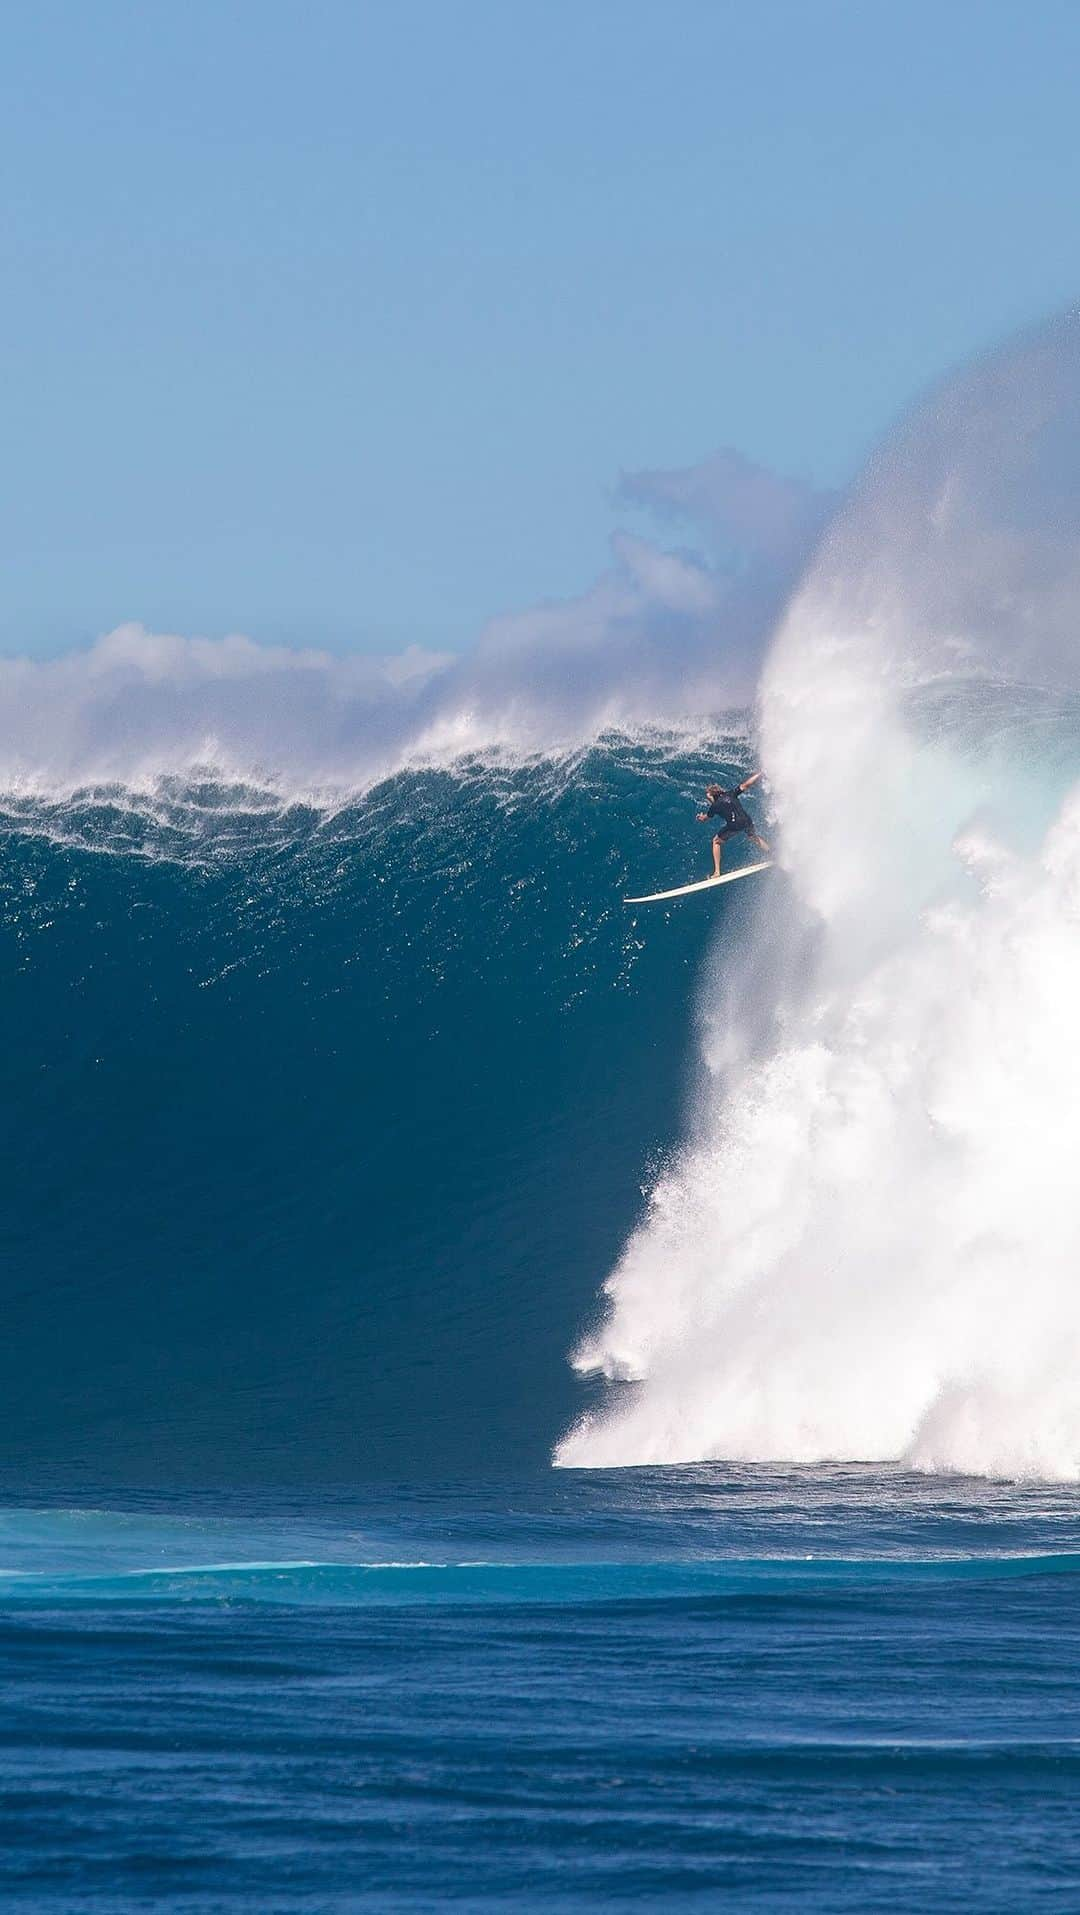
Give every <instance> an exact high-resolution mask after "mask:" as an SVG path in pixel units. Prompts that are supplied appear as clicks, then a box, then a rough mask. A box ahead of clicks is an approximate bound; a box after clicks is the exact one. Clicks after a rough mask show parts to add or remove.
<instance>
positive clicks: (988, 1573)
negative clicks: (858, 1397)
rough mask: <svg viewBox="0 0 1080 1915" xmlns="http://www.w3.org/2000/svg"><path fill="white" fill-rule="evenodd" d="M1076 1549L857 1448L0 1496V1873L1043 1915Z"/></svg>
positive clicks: (1069, 1688)
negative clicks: (7, 1499) (322, 1486)
mask: <svg viewBox="0 0 1080 1915" xmlns="http://www.w3.org/2000/svg"><path fill="white" fill-rule="evenodd" d="M223 1512H225V1513H223ZM1078 1568H1080V1494H1078V1493H1077V1492H1075V1491H1074V1490H1072V1489H1070V1488H1059V1489H1054V1490H1049V1491H1047V1490H1036V1489H1033V1488H1031V1487H1030V1486H1028V1487H1019V1486H1007V1485H995V1484H986V1483H972V1482H967V1481H960V1480H946V1479H936V1480H933V1481H931V1482H927V1481H926V1480H925V1479H920V1478H916V1477H912V1476H910V1475H906V1474H904V1473H901V1472H889V1471H885V1472H883V1471H881V1470H870V1469H866V1468H859V1467H856V1466H849V1467H846V1468H844V1469H833V1470H824V1471H823V1470H807V1471H795V1472H776V1471H771V1470H765V1469H755V1468H744V1469H741V1470H725V1469H723V1468H720V1467H719V1466H711V1467H701V1468H697V1469H687V1470H676V1471H637V1470H633V1471H626V1472H614V1473H608V1474H603V1475H589V1474H587V1473H582V1474H579V1473H577V1472H559V1473H558V1474H556V1475H554V1476H552V1475H551V1474H550V1473H546V1474H545V1475H543V1476H538V1477H532V1478H518V1479H513V1480H510V1479H505V1478H503V1479H500V1480H497V1481H490V1482H476V1481H474V1482H471V1483H469V1484H456V1485H455V1484H442V1485H437V1484H436V1485H431V1486H429V1487H428V1488H427V1490H425V1491H422V1492H421V1491H417V1490H415V1489H414V1490H411V1491H410V1490H406V1489H401V1488H395V1489H390V1488H387V1489H385V1490H382V1491H379V1492H378V1493H377V1494H376V1493H372V1494H370V1495H367V1496H362V1497H358V1496H357V1495H356V1494H355V1493H351V1494H348V1495H345V1494H342V1495H335V1496H325V1497H323V1499H322V1500H321V1501H320V1503H319V1506H318V1508H317V1510H315V1511H313V1510H312V1507H311V1505H310V1502H309V1501H307V1500H306V1499H305V1504H304V1506H303V1507H302V1508H301V1507H300V1506H298V1505H297V1504H296V1503H295V1502H294V1503H292V1504H289V1503H285V1502H282V1501H281V1500H280V1499H268V1498H266V1497H262V1498H259V1499H254V1500H253V1499H251V1498H250V1497H247V1498H245V1499H241V1500H239V1501H238V1500H237V1499H236V1498H235V1497H233V1498H229V1497H227V1496H225V1495H223V1494H221V1493H217V1494H214V1495H211V1494H209V1493H207V1494H206V1495H204V1496H203V1497H201V1498H193V1497H192V1496H191V1494H190V1493H188V1494H185V1495H183V1496H178V1497H173V1498H168V1499H166V1498H162V1497H156V1498H153V1499H149V1500H147V1499H128V1500H127V1506H126V1507H125V1508H124V1509H122V1510H117V1509H113V1510H104V1509H100V1508H97V1509H95V1508H92V1507H89V1506H88V1505H85V1504H83V1505H80V1506H78V1507H68V1508H67V1509H63V1510H61V1509H56V1508H53V1509H41V1508H37V1509H35V1508H29V1507H21V1506H17V1505H9V1506H8V1507H7V1508H6V1509H5V1512H4V1515H3V1520H2V1523H0V1599H2V1618H3V1620H2V1639H3V1652H4V1661H5V1666H6V1670H7V1678H8V1679H7V1687H6V1704H5V1711H4V1716H3V1722H2V1727H0V1806H2V1809H3V1812H4V1815H5V1824H6V1828H7V1834H8V1840H7V1844H6V1847H5V1851H4V1857H3V1860H2V1862H0V1888H2V1891H3V1893H4V1896H5V1898H6V1899H7V1900H8V1901H9V1902H11V1903H13V1904H15V1905H19V1904H22V1905H27V1906H33V1907H38V1908H55V1909H60V1908H66V1907H70V1906H72V1905H74V1904H75V1903H78V1905H82V1904H83V1903H84V1902H85V1903H86V1904H88V1905H91V1906H100V1907H103V1908H106V1907H107V1908H112V1909H117V1910H121V1909H122V1910H125V1911H126V1910H128V1909H134V1908H138V1907H143V1906H147V1905H149V1904H153V1905H160V1904H161V1903H163V1902H165V1903H167V1904H168V1905H169V1906H171V1907H177V1908H190V1909H200V1910H201V1909H210V1908H215V1909H216V1908H233V1907H236V1908H239V1907H245V1908H248V1907H252V1906H256V1907H260V1908H262V1907H265V1908H275V1909H276V1908H281V1909H311V1910H314V1909H334V1910H337V1909H345V1908H358V1907H371V1908H388V1909H398V1908H400V1909H421V1908H430V1907H432V1906H435V1905H442V1904H444V1903H445V1904H451V1905H459V1906H463V1907H492V1908H520V1909H531V1908H540V1907H548V1906H556V1907H560V1908H585V1907H597V1906H607V1905H609V1904H615V1905H621V1904H622V1903H627V1904H635V1903H638V1904H644V1905H651V1906H656V1907H665V1906H671V1905H673V1904H675V1903H681V1902H682V1901H683V1900H684V1899H686V1900H694V1901H696V1900H700V1899H701V1898H702V1897H704V1900H705V1904H706V1905H719V1906H726V1905H731V1906H738V1907H753V1908H761V1909H784V1908H795V1907H800V1908H804V1907H810V1908H820V1909H823V1910H824V1909H836V1908H850V1909H877V1908H885V1907H886V1906H891V1907H894V1908H895V1907H903V1908H911V1909H915V1908H935V1909H950V1908H960V1907H961V1906H965V1907H971V1906H972V1905H975V1906H977V1907H979V1908H987V1909H1002V1910H1005V1909H1016V1908H1020V1907H1023V1908H1046V1909H1052V1908H1053V1909H1067V1908H1070V1907H1075V1905H1076V1898H1077V1895H1078V1894H1080V1810H1078V1808H1077V1801H1078V1783H1080V1607H1078V1601H1077V1589H1078V1587H1080V1584H1078V1581H1077V1570H1078Z"/></svg>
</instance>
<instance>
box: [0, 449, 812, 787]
mask: <svg viewBox="0 0 1080 1915" xmlns="http://www.w3.org/2000/svg"><path fill="white" fill-rule="evenodd" d="M620 496H621V497H622V498H623V500H624V502H626V503H627V504H628V505H629V506H631V507H633V508H634V509H640V508H641V507H642V506H645V507H649V508H651V509H652V510H653V511H654V513H656V514H657V515H659V516H660V517H662V518H676V519H678V520H680V521H681V522H682V523H684V524H686V525H688V526H690V527H692V529H693V536H694V538H695V541H696V549H694V550H685V549H669V548H668V547H666V546H663V545H661V544H658V543H656V542H655V541H652V540H650V539H646V538H643V537H639V536H632V535H631V534H630V533H628V532H621V533H619V534H617V535H616V536H615V538H614V539H613V541H612V553H611V563H610V564H609V566H608V568H607V570H605V571H604V572H603V573H602V574H601V575H600V576H599V577H598V578H597V579H596V581H595V582H594V583H593V584H592V585H591V586H590V587H589V589H588V590H586V591H585V592H583V593H582V594H581V595H580V596H579V597H577V598H575V599H571V600H568V601H565V602H561V603H554V602H553V603H550V604H545V605H541V606H538V607H536V608H534V609H533V610H531V611H527V612H522V613H517V614H514V615H512V616H507V617H502V618H498V619H495V620H493V621H492V622H491V624H490V625H489V626H488V627H487V628H486V630H485V631H484V632H482V633H481V635H480V638H479V641H478V643H477V645H476V646H475V647H474V648H473V649H472V650H470V651H469V652H467V653H465V654H463V655H461V656H453V655H449V654H444V653H434V652H428V651H424V650H422V649H420V648H418V647H415V646H414V647H410V648H408V649H406V650H405V651H404V652H401V653H398V654H395V655H390V656H385V657H372V656H363V655H358V654H347V655H340V654H332V653H329V652H325V651H321V650H318V649H314V648H310V647H306V646H304V645H302V644H301V645H297V646H295V647H287V646H280V645H279V646H270V645H260V644H257V643H256V642H254V640H252V639H251V638H248V637H244V636H232V637H228V638H224V639H219V640H210V639H204V638H197V637H195V638H191V637H179V636H172V635H163V634H158V633H150V632H148V631H146V630H144V629H143V627H141V626H139V625H137V624H129V625H125V626H122V627H120V628H119V629H118V630H116V631H114V632H111V633H109V634H108V635H106V636H105V637H103V638H101V639H99V640H98V642H97V643H96V644H95V645H93V646H91V647H90V648H88V649H83V650H76V651H72V652H69V653H67V654H66V655H64V656H61V657H59V658H54V659H45V660H41V659H30V658H9V659H0V789H5V790H8V791H11V790H13V789H14V790H24V791H26V790H38V791H47V792H64V791H69V790H72V789H75V788H77V787H79V786H82V785H85V784H87V783H99V784H100V783H109V782H112V783H118V784H125V785H128V786H132V785H134V786H142V787H145V786H147V785H148V784H152V783H153V782H154V781H155V780H156V779H160V778H161V777H163V776H164V777H167V776H172V775H178V774H181V775H182V774H187V773H192V772H194V773H196V774H197V775H202V774H204V773H206V772H208V771H210V772H212V773H213V774H215V775H217V776H218V777H220V778H222V779H225V780H228V781H232V782H240V783H245V782H246V783H250V784H252V785H262V786H265V787H270V788H274V787H276V788H278V789H280V790H282V791H287V792H292V793H297V794H299V795H304V794H306V793H308V794H310V793H313V792H323V793H325V792H327V791H330V790H333V791H341V790H355V789H358V788H361V789H362V788H364V787H365V786H367V785H369V784H370V783H371V782H373V781H374V780H375V779H378V778H380V777H383V776H385V775H387V774H388V773H390V772H393V771H395V770H397V769H399V768H400V767H401V766H403V765H406V764H424V763H446V762H448V761H451V760H453V759H454V758H457V757H460V756H461V755H463V754H468V753H470V752H475V751H484V750H491V749H503V750H506V751H516V752H529V751H547V750H551V749H558V748H565V747H568V746H573V745H574V744H577V743H580V742H581V741H582V740H586V739H588V738H590V737H595V736H596V735H597V734H599V733H601V732H603V731H605V730H608V729H611V728H616V729H624V730H625V729H631V730H632V729H636V728H639V727H641V726H664V725H667V724H671V723H672V722H676V721H678V722H682V721H685V719H686V716H687V714H690V715H691V722H693V717H694V715H696V714H700V713H715V712H717V711H723V710H727V709H731V708H732V707H736V706H740V705H745V704H746V703H747V702H748V701H749V699H750V698H751V697H752V694H753V688H754V686H755V684H756V681H757V675H758V671H759V668H760V662H761V658H762V655H763V650H764V646H765V643H766V640H767V638H768V635H769V633H770V631H771V630H772V628H773V625H774V624H775V620H776V617H777V614H778V611H779V609H780V607H781V605H782V604H783V603H784V600H785V597H786V595H787V593H788V592H789V591H790V588H791V585H792V583H793V580H794V578H795V577H796V576H797V573H798V570H799V568H800V567H801V565H802V563H803V560H804V558H805V555H806V552H807V551H808V549H809V548H810V546H811V545H812V543H813V541H814V539H815V538H816V537H817V535H818V532H819V530H820V526H821V523H822V521H823V519H824V517H825V515H826V514H827V512H828V510H829V509H830V508H831V501H829V500H827V499H824V498H823V497H821V496H820V495H817V494H813V493H810V492H809V491H808V490H807V488H805V487H801V486H799V485H797V484H795V483H794V482H791V481H784V480H780V479H777V478H776V477H775V476H774V475H772V474H769V473H766V472H763V471H762V470H761V469H760V468H758V467H755V466H753V465H751V464H750V463H749V462H748V461H746V460H742V459H740V458H739V457H738V456H737V455H736V454H734V453H726V454H718V455H716V456H715V457H714V458H713V459H712V460H709V461H706V462H705V464H704V465H702V466H700V467H695V468H692V469H690V470H689V471H686V472H677V473H638V474H635V475H631V476H630V477H628V478H627V479H625V480H624V481H623V487H622V492H621V494H620Z"/></svg>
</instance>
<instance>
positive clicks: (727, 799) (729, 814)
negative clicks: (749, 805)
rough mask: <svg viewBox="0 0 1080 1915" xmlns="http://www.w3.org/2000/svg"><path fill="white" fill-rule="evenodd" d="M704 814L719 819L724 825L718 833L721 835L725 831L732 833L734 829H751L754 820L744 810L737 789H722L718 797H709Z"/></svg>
mask: <svg viewBox="0 0 1080 1915" xmlns="http://www.w3.org/2000/svg"><path fill="white" fill-rule="evenodd" d="M705 816H706V817H707V818H718V819H719V820H720V823H721V825H722V826H723V827H724V830H722V831H721V833H720V835H721V837H723V836H724V834H725V831H729V832H731V833H732V834H733V835H734V833H735V832H736V831H752V830H753V828H754V821H753V819H752V818H751V816H750V814H749V812H748V811H747V810H746V808H745V806H744V804H743V801H742V795H741V793H740V792H738V791H722V792H721V793H720V795H719V797H717V798H712V799H710V801H709V809H708V811H707V812H706V813H705Z"/></svg>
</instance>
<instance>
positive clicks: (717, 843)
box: [712, 832, 724, 878]
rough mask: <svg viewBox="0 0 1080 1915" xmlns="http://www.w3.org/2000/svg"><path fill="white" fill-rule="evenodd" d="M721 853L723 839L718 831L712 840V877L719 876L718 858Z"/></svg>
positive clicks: (721, 855)
mask: <svg viewBox="0 0 1080 1915" xmlns="http://www.w3.org/2000/svg"><path fill="white" fill-rule="evenodd" d="M723 855H724V840H723V838H722V837H721V836H720V833H719V832H717V834H716V836H715V838H714V839H713V841H712V861H713V877H714V878H718V877H719V876H720V860H721V858H722V857H723Z"/></svg>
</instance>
